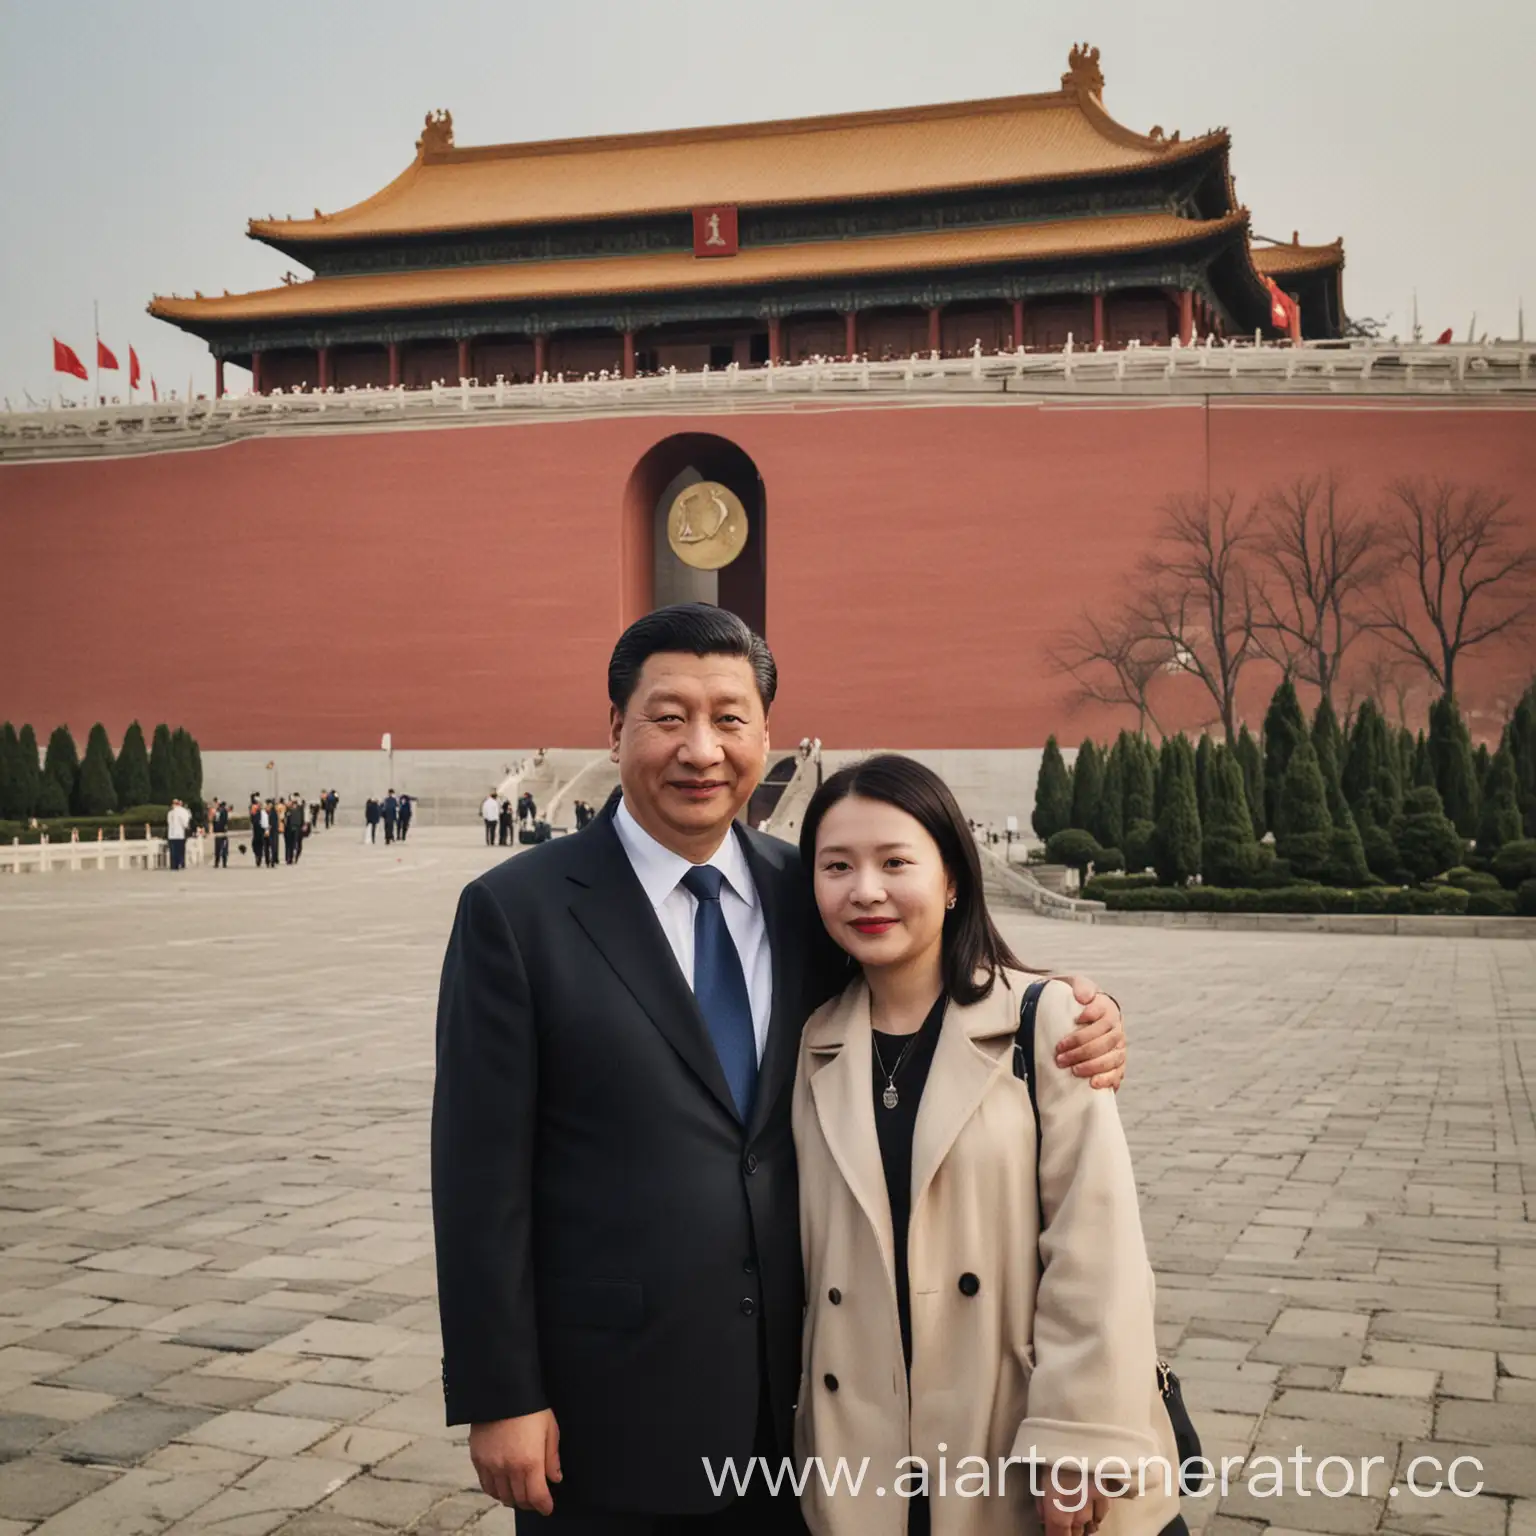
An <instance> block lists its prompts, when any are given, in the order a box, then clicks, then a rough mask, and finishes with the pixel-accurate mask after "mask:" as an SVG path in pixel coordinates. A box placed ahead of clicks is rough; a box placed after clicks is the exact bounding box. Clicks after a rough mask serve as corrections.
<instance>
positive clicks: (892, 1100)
mask: <svg viewBox="0 0 1536 1536" xmlns="http://www.w3.org/2000/svg"><path fill="white" fill-rule="evenodd" d="M921 1033H922V1031H921V1030H919V1031H918V1032H917V1034H914V1035H913V1036H911V1038H910V1039H909V1040H908V1041H907V1043H906V1044H905V1045H904V1046H902V1048H901V1055H899V1056H898V1057H897V1058H896V1065H895V1066H894V1067H892V1068H891V1070H890V1071H889V1072H887V1071H886V1070H885V1058H884V1057H883V1056H882V1055H881V1054H880V1042H879V1040H878V1039H876V1038H875V1035H874V1032H873V1031H871V1032H870V1039H871V1042H872V1043H873V1045H874V1047H875V1061H876V1063H877V1064H878V1066H879V1068H880V1073H881V1076H883V1077H884V1078H885V1092H884V1093H882V1094H881V1095H880V1102H881V1103H882V1104H884V1105H885V1107H886V1108H887V1109H895V1108H896V1106H897V1105H898V1104H899V1103H901V1095H900V1094H899V1093H897V1092H896V1074H897V1073H898V1072H900V1071H901V1069H902V1066H903V1065H904V1064H905V1062H906V1059H907V1055H908V1053H909V1052H910V1051H911V1049H912V1047H913V1046H914V1045H916V1044H917V1035H918V1034H921Z"/></svg>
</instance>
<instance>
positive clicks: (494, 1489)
mask: <svg viewBox="0 0 1536 1536" xmlns="http://www.w3.org/2000/svg"><path fill="white" fill-rule="evenodd" d="M469 1459H470V1460H471V1461H472V1462H474V1464H475V1471H476V1472H477V1473H478V1474H479V1477H480V1486H481V1487H482V1488H483V1489H484V1490H485V1491H486V1492H487V1493H488V1494H489V1495H490V1496H491V1497H492V1498H493V1499H496V1500H498V1501H499V1502H500V1503H502V1504H507V1505H510V1506H511V1507H512V1508H514V1509H531V1510H534V1511H536V1512H537V1513H538V1514H541V1515H547V1514H550V1513H551V1512H552V1511H553V1509H554V1507H555V1501H554V1497H553V1496H552V1495H551V1493H550V1491H549V1485H550V1484H551V1483H558V1482H559V1481H560V1426H559V1425H558V1424H556V1423H555V1415H554V1410H553V1409H550V1408H545V1409H544V1410H543V1411H542V1412H540V1413H525V1414H523V1415H522V1417H521V1418H516V1419H492V1420H490V1421H489V1422H487V1423H484V1424H472V1425H470V1428H469Z"/></svg>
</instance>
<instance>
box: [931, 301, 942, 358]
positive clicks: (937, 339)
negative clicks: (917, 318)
mask: <svg viewBox="0 0 1536 1536" xmlns="http://www.w3.org/2000/svg"><path fill="white" fill-rule="evenodd" d="M940 313H941V310H940V308H939V306H938V305H937V304H935V305H934V306H933V308H932V309H930V310H929V311H928V350H929V351H930V352H938V351H940V350H941V342H942V340H943V333H942V332H941V331H940V329H939V315H940Z"/></svg>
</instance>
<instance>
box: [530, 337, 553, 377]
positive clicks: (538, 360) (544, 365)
mask: <svg viewBox="0 0 1536 1536" xmlns="http://www.w3.org/2000/svg"><path fill="white" fill-rule="evenodd" d="M548 371H549V338H548V337H547V336H546V335H545V334H544V333H543V331H540V332H539V334H538V335H537V336H535V337H534V338H533V376H534V378H536V379H542V378H543V377H544V375H545V374H546V373H547V372H548Z"/></svg>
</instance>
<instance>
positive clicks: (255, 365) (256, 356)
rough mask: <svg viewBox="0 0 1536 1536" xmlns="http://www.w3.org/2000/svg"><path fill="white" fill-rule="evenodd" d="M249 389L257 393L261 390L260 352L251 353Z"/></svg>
mask: <svg viewBox="0 0 1536 1536" xmlns="http://www.w3.org/2000/svg"><path fill="white" fill-rule="evenodd" d="M251 389H252V390H253V391H254V392H255V393H256V394H258V395H259V394H261V393H262V392H263V391H262V387H261V353H260V352H252V353H251Z"/></svg>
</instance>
